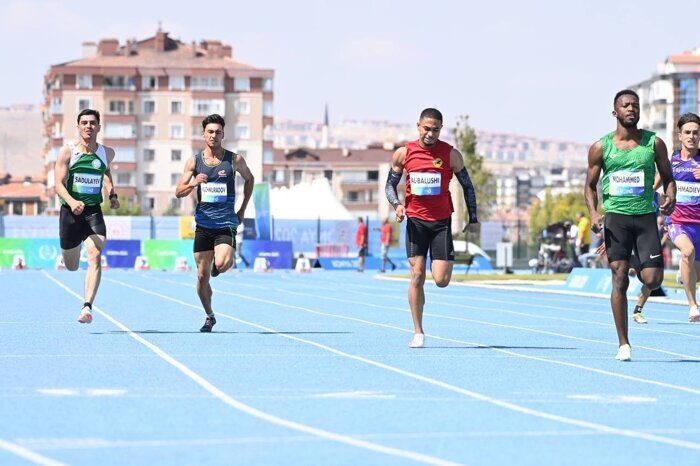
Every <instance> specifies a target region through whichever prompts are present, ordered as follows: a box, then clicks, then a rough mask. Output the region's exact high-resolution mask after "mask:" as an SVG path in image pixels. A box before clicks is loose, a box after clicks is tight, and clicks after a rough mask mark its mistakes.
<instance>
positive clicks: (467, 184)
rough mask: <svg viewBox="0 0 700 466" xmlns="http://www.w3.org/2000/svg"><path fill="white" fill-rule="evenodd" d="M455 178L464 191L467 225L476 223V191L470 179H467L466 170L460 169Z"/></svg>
mask: <svg viewBox="0 0 700 466" xmlns="http://www.w3.org/2000/svg"><path fill="white" fill-rule="evenodd" d="M456 176H457V179H458V180H459V184H461V185H462V190H463V191H464V201H465V202H466V203H467V211H468V212H469V223H478V221H479V220H477V218H476V191H475V190H474V185H473V184H472V180H471V178H469V173H467V169H466V168H462V169H461V170H460V171H458V172H457V173H456Z"/></svg>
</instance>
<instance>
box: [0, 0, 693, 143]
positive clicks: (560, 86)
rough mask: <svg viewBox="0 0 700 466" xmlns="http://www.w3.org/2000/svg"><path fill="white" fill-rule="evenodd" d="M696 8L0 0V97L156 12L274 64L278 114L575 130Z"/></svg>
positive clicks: (676, 42) (186, 35)
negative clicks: (431, 115)
mask: <svg viewBox="0 0 700 466" xmlns="http://www.w3.org/2000/svg"><path fill="white" fill-rule="evenodd" d="M664 5H678V6H677V7H676V8H675V9H671V8H670V7H669V6H664ZM696 16H697V15H696V12H695V10H694V9H692V8H691V9H690V10H686V12H685V13H683V11H682V7H681V4H673V3H672V4H664V3H662V2H658V1H657V2H652V1H646V0H643V1H635V2H632V1H626V0H623V1H599V0H592V1H588V2H567V1H558V2H555V1H537V0H532V1H529V2H517V1H509V0H506V1H501V2H494V1H488V2H486V1H481V2H470V1H463V2H460V1H450V0H447V1H437V2H424V1H414V0H404V1H382V0H374V1H372V0H354V1H320V0H296V1H264V0H258V1H250V0H248V1H245V2H240V1H219V2H194V1H189V2H185V1H179V0H172V1H168V2H165V1H133V0H122V1H119V2H99V1H91V2H76V1H70V2H66V1H53V0H21V1H20V0H17V1H16V0H0V57H1V58H2V62H3V63H5V66H6V68H5V70H4V73H3V78H2V86H1V87H0V105H8V104H13V103H23V102H35V103H38V102H40V100H41V83H42V77H43V75H44V73H45V72H46V70H47V69H48V67H49V66H50V65H51V64H55V63H60V62H63V61H68V60H72V59H76V58H79V56H80V44H81V42H83V41H85V40H94V41H97V40H99V39H100V38H103V37H116V38H118V39H119V40H120V41H121V42H123V41H124V40H125V39H127V38H131V37H136V38H144V37H148V36H151V35H153V34H154V32H155V30H156V28H157V25H158V22H159V21H162V23H163V29H165V30H166V31H169V32H170V34H171V36H173V37H176V38H180V39H182V40H183V41H185V42H190V41H192V40H197V41H199V40H201V39H205V38H214V39H221V40H223V41H224V42H227V43H230V44H231V45H233V50H234V52H233V53H234V58H235V59H238V60H240V61H243V62H246V63H249V64H251V65H255V66H259V67H264V68H273V69H275V71H276V80H275V116H276V117H278V118H280V117H281V118H297V119H305V120H318V121H320V120H321V119H322V117H323V106H324V102H326V101H328V103H329V106H330V116H331V121H334V120H335V121H337V120H338V119H339V118H341V117H347V118H356V119H367V120H390V121H395V122H414V121H415V120H416V116H417V114H418V113H419V112H420V110H421V109H422V108H424V107H427V106H435V107H437V108H439V109H441V110H442V111H443V113H444V115H445V120H446V123H450V122H453V121H455V119H456V118H457V116H458V115H460V114H468V115H470V118H471V122H472V123H473V125H474V126H476V127H478V128H482V129H485V130H492V131H505V132H513V133H519V134H526V135H533V136H540V137H549V138H555V139H568V140H576V141H586V142H587V141H590V140H594V139H596V138H598V137H599V136H600V135H601V134H602V133H604V132H607V131H609V130H611V129H612V128H613V127H614V121H613V119H612V117H611V116H610V110H611V107H612V104H611V100H612V97H613V95H614V93H615V92H616V91H617V90H619V89H622V88H624V87H626V86H627V85H629V84H632V83H636V82H638V81H641V80H643V79H646V78H648V77H649V76H651V74H652V73H653V72H654V71H655V70H656V65H657V63H658V62H659V61H661V60H663V59H665V57H666V56H667V55H668V54H670V53H680V52H682V51H684V50H691V49H693V48H694V47H695V46H697V45H700V35H698V34H697V26H696V24H697V21H696V20H695V18H696ZM685 17H688V18H690V19H691V21H689V24H688V25H686V26H684V25H682V24H681V20H683V19H684V18H685Z"/></svg>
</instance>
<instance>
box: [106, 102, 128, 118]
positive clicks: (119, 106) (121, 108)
mask: <svg viewBox="0 0 700 466" xmlns="http://www.w3.org/2000/svg"><path fill="white" fill-rule="evenodd" d="M108 108H109V113H110V114H112V115H124V114H125V113H126V102H124V101H123V100H110V101H109V107H108Z"/></svg>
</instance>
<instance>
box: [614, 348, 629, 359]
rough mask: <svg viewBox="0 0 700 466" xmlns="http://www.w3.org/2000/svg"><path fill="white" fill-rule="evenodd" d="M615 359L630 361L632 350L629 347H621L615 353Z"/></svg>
mask: <svg viewBox="0 0 700 466" xmlns="http://www.w3.org/2000/svg"><path fill="white" fill-rule="evenodd" d="M615 359H617V360H618V361H631V360H632V348H631V347H630V345H622V346H620V349H619V350H618V351H617V356H615Z"/></svg>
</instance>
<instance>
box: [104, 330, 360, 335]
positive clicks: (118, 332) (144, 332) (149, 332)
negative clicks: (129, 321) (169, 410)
mask: <svg viewBox="0 0 700 466" xmlns="http://www.w3.org/2000/svg"><path fill="white" fill-rule="evenodd" d="M129 333H136V334H138V335H160V334H169V333H172V334H184V335H187V334H200V333H206V332H198V331H192V332H171V331H167V330H132V331H131V332H125V331H124V330H112V331H110V332H90V334H91V335H128V334H129ZM211 333H233V334H251V333H252V334H257V335H338V334H349V333H354V332H225V331H219V330H214V331H213V332H211Z"/></svg>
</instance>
